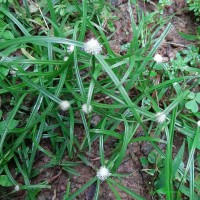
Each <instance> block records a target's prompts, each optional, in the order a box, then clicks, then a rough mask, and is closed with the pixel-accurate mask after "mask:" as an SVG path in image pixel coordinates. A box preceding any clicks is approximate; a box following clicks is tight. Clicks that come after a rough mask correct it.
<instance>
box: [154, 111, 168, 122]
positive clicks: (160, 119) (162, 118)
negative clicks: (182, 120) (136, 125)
mask: <svg viewBox="0 0 200 200" xmlns="http://www.w3.org/2000/svg"><path fill="white" fill-rule="evenodd" d="M165 120H166V115H165V114H164V113H162V112H159V113H157V114H156V121H157V122H158V123H163V122H164V121H165Z"/></svg>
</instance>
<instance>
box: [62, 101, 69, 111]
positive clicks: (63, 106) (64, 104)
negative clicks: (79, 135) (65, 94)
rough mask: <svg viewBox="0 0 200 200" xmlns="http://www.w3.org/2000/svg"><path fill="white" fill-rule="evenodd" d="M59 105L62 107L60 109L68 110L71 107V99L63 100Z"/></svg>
mask: <svg viewBox="0 0 200 200" xmlns="http://www.w3.org/2000/svg"><path fill="white" fill-rule="evenodd" d="M59 107H60V109H61V110H62V111H66V110H68V109H69V107H70V103H69V101H61V102H60V103H59Z"/></svg>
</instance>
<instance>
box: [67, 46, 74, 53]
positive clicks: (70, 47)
mask: <svg viewBox="0 0 200 200" xmlns="http://www.w3.org/2000/svg"><path fill="white" fill-rule="evenodd" d="M73 51H74V45H70V46H68V47H67V52H68V53H72V52H73Z"/></svg>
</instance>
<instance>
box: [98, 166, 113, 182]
mask: <svg viewBox="0 0 200 200" xmlns="http://www.w3.org/2000/svg"><path fill="white" fill-rule="evenodd" d="M110 175H111V173H110V171H109V169H108V168H106V167H105V166H101V167H100V169H99V170H98V171H97V178H98V179H100V180H101V181H105V180H106V179H107V178H108V177H109V176H110Z"/></svg>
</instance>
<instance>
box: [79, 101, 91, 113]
mask: <svg viewBox="0 0 200 200" xmlns="http://www.w3.org/2000/svg"><path fill="white" fill-rule="evenodd" d="M81 108H82V111H83V112H84V113H85V114H89V113H91V112H92V106H91V105H88V106H87V104H86V103H85V104H83V105H82V107H81Z"/></svg>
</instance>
